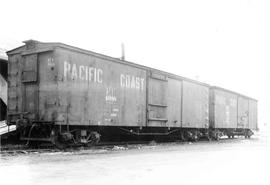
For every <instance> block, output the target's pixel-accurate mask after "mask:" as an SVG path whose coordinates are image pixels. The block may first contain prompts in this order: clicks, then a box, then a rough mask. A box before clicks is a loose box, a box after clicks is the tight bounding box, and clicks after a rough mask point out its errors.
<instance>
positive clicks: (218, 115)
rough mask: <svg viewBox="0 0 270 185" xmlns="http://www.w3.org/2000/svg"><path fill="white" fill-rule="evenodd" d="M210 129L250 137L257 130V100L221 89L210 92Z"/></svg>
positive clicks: (229, 135)
mask: <svg viewBox="0 0 270 185" xmlns="http://www.w3.org/2000/svg"><path fill="white" fill-rule="evenodd" d="M210 128H213V129H214V130H218V131H220V132H221V133H222V134H223V135H227V136H228V137H233V136H234V135H244V136H246V137H250V136H251V135H252V130H256V129H257V100H255V99H253V98H250V97H247V96H244V95H241V94H239V93H236V92H233V91H229V90H227V89H224V88H220V87H211V90H210Z"/></svg>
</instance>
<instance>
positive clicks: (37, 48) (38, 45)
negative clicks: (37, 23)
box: [7, 40, 210, 87]
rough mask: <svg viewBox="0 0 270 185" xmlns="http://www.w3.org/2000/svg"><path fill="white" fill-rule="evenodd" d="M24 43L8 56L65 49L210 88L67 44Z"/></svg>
mask: <svg viewBox="0 0 270 185" xmlns="http://www.w3.org/2000/svg"><path fill="white" fill-rule="evenodd" d="M24 43H25V45H23V46H20V47H18V48H15V49H13V50H10V51H8V52H7V54H8V55H14V54H18V53H21V54H22V55H27V54H31V53H40V52H45V51H51V50H54V49H55V48H64V49H68V50H72V51H76V52H79V53H83V54H88V55H92V56H95V57H98V58H102V59H105V60H109V61H112V62H117V63H121V64H125V65H130V66H133V67H137V68H141V69H145V70H151V71H153V72H157V73H161V74H164V75H167V76H168V77H171V78H176V79H180V80H186V81H190V82H193V83H196V84H199V85H203V86H207V87H210V85H209V84H207V83H203V82H199V81H196V80H192V79H189V78H185V77H182V76H179V75H175V74H172V73H169V72H165V71H161V70H158V69H155V68H151V67H147V66H144V65H140V64H136V63H133V62H129V61H123V60H120V59H119V58H113V57H110V56H107V55H103V54H99V53H96V52H93V51H89V50H85V49H81V48H78V47H74V46H70V45H67V44H63V43H60V42H39V41H36V40H27V41H24ZM29 43H31V44H35V45H36V46H35V47H34V49H33V48H32V49H27V50H26V46H27V44H29Z"/></svg>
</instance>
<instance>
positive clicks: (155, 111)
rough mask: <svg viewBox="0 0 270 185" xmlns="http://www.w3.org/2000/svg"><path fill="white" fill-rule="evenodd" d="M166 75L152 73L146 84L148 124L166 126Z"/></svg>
mask: <svg viewBox="0 0 270 185" xmlns="http://www.w3.org/2000/svg"><path fill="white" fill-rule="evenodd" d="M167 87H168V80H167V78H166V76H164V75H161V74H154V73H152V74H151V75H150V76H149V84H148V126H156V127H161V126H166V123H167V121H168V119H167V114H166V112H167V99H166V95H167V89H168V88H167Z"/></svg>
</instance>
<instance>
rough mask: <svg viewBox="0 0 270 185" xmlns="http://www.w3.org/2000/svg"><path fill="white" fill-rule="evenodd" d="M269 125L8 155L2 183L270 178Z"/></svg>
mask: <svg viewBox="0 0 270 185" xmlns="http://www.w3.org/2000/svg"><path fill="white" fill-rule="evenodd" d="M268 133H269V129H268V130H267V129H266V130H264V131H261V132H259V133H256V136H254V137H253V138H252V139H244V138H238V139H233V140H222V141H220V142H216V141H213V142H208V141H202V142H198V143H163V144H155V143H151V144H149V145H132V146H127V147H122V146H121V147H120V146H115V147H114V148H113V149H96V150H81V151H68V152H54V153H46V152H45V153H31V154H16V155H3V154H2V156H1V157H0V184H2V183H3V184H4V183H5V184H20V185H24V184H27V185H38V184H50V185H54V184H55V185H62V184H65V185H67V184H72V185H75V184H76V185H81V184H87V185H91V184H101V185H107V184H110V185H114V184H117V185H122V184H123V185H129V184H134V185H135V184H136V185H137V184H148V185H149V184H184V185H190V184H207V185H209V184H218V185H223V184H224V185H228V184H256V185H259V184H260V185H262V184H267V185H268V184H269V183H270V178H269V175H270V170H269V169H270V151H269V148H270V147H269V140H268V137H267V136H268Z"/></svg>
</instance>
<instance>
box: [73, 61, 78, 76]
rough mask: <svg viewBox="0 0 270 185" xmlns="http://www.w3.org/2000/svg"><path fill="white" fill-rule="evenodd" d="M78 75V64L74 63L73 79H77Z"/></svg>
mask: <svg viewBox="0 0 270 185" xmlns="http://www.w3.org/2000/svg"><path fill="white" fill-rule="evenodd" d="M77 77H78V75H77V66H76V64H73V65H72V74H71V78H72V79H76V78H77Z"/></svg>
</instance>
